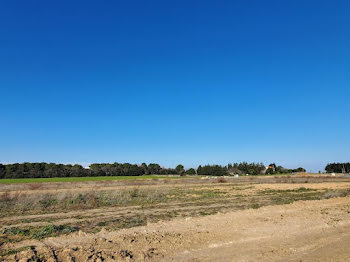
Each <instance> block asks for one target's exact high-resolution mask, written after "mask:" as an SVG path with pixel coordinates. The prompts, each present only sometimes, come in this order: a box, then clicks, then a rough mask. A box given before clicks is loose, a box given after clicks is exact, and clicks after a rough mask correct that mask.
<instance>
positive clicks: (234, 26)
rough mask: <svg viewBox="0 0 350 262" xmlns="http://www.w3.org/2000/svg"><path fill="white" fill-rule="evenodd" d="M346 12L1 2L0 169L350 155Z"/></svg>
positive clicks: (298, 6) (253, 4) (265, 4)
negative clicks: (26, 165) (21, 165)
mask: <svg viewBox="0 0 350 262" xmlns="http://www.w3.org/2000/svg"><path fill="white" fill-rule="evenodd" d="M73 2H74V3H73ZM349 13H350V2H349V1H300V0H296V1H277V0H276V1H271V0H267V1H257V0H256V1H246V0H244V1H243V0H242V1H203V0H202V1H2V2H1V3H0V24H1V26H0V91H1V93H0V116H1V122H0V162H2V163H11V162H24V161H29V162H37V161H40V162H41V161H45V162H61V163H81V164H83V165H88V164H89V163H92V162H115V161H117V162H131V163H142V162H147V163H149V162H156V163H160V164H161V165H164V166H168V167H174V166H175V165H177V164H178V163H182V164H184V165H185V166H186V167H192V166H193V167H196V166H197V165H199V164H207V163H209V164H212V163H217V164H225V165H226V164H227V163H229V162H238V161H255V162H256V161H257V162H264V163H265V164H269V163H270V162H276V163H277V164H279V165H283V166H285V167H289V168H293V167H297V166H303V167H305V168H307V169H308V170H310V171H318V170H323V168H324V166H325V165H326V164H327V163H328V162H333V161H349V160H350V159H349V151H350V139H349V133H350V121H349V120H350V119H349V113H350V106H349V98H350V86H349V84H350V48H349V47H350V26H349V25H350V16H349Z"/></svg>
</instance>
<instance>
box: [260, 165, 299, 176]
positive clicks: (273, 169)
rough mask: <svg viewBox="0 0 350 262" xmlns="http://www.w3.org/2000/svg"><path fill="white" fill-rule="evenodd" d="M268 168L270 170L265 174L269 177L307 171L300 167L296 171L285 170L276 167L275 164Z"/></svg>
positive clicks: (281, 167)
mask: <svg viewBox="0 0 350 262" xmlns="http://www.w3.org/2000/svg"><path fill="white" fill-rule="evenodd" d="M268 167H269V168H268V169H266V172H265V174H267V175H271V174H290V173H298V172H306V170H305V169H304V168H302V167H298V168H296V169H289V168H284V167H283V166H276V164H275V163H272V164H270V165H269V166H268Z"/></svg>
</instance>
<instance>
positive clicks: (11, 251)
mask: <svg viewBox="0 0 350 262" xmlns="http://www.w3.org/2000/svg"><path fill="white" fill-rule="evenodd" d="M29 248H30V247H27V246H26V247H20V248H15V249H6V250H3V251H0V257H4V256H10V255H14V254H17V253H19V252H21V251H24V250H27V249H29Z"/></svg>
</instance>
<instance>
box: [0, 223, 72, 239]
mask: <svg viewBox="0 0 350 262" xmlns="http://www.w3.org/2000/svg"><path fill="white" fill-rule="evenodd" d="M77 230H78V228H76V227H71V226H69V225H60V226H55V225H48V226H42V227H28V228H19V227H9V228H5V229H3V230H2V232H1V233H2V234H3V235H16V236H21V237H22V238H23V239H25V238H34V239H38V240H40V239H43V238H46V237H53V236H58V235H62V234H69V233H72V232H75V231H77Z"/></svg>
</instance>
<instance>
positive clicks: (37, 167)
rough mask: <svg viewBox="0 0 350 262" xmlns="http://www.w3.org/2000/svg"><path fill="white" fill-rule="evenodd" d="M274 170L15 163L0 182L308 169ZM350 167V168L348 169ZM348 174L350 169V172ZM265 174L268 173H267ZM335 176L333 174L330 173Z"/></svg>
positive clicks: (4, 168) (3, 168)
mask: <svg viewBox="0 0 350 262" xmlns="http://www.w3.org/2000/svg"><path fill="white" fill-rule="evenodd" d="M270 166H273V167H274V168H273V169H272V168H269V169H267V170H266V169H265V166H264V164H263V163H247V162H242V163H233V164H228V165H227V166H220V165H205V166H199V167H198V168H197V170H195V169H194V168H190V169H187V170H186V169H185V168H184V166H183V165H178V166H177V167H176V168H164V167H161V166H160V165H158V164H155V163H150V164H148V165H147V164H146V163H142V164H141V165H136V164H129V163H113V164H110V163H99V164H97V163H96V164H91V165H90V166H89V168H84V167H82V166H81V165H64V164H55V163H21V164H19V163H15V164H7V165H3V164H0V179H2V178H41V177H84V176H142V175H149V174H156V175H168V174H171V175H175V174H177V175H196V174H198V175H207V176H224V175H233V174H250V175H258V174H264V173H266V174H272V173H291V172H303V171H305V169H303V168H298V169H286V168H283V167H281V166H276V165H275V164H270ZM349 167H350V166H349V165H348V168H349ZM348 170H349V169H348ZM265 171H266V172H265ZM331 172H334V171H331Z"/></svg>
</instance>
